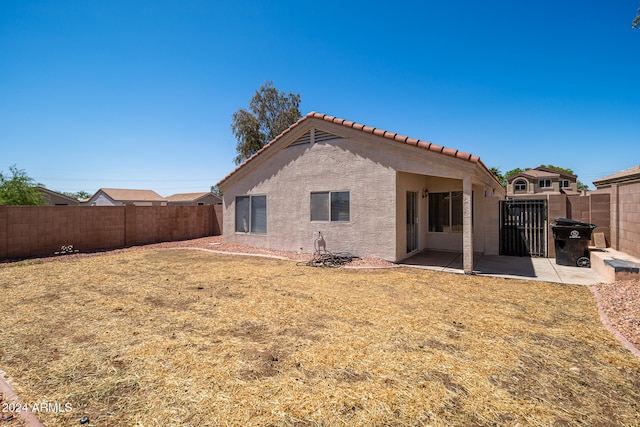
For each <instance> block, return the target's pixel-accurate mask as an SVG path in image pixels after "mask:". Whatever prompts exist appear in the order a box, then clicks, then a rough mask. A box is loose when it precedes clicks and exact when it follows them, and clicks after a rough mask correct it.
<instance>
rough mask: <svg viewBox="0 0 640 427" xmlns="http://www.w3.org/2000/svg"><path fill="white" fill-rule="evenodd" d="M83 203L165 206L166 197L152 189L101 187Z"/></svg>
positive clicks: (88, 204) (91, 204)
mask: <svg viewBox="0 0 640 427" xmlns="http://www.w3.org/2000/svg"><path fill="white" fill-rule="evenodd" d="M83 204H84V205H85V206H123V205H135V206H166V205H167V199H165V198H164V197H162V196H161V195H159V194H158V193H156V192H155V191H152V190H128V189H122V188H101V189H99V190H98V191H96V193H95V194H94V195H93V196H91V197H90V198H89V200H87V201H86V202H84V203H83Z"/></svg>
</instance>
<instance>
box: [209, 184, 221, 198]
mask: <svg viewBox="0 0 640 427" xmlns="http://www.w3.org/2000/svg"><path fill="white" fill-rule="evenodd" d="M211 192H212V193H213V194H215V195H216V196H218V197H222V190H220V187H218V185H217V184H216V185H212V186H211Z"/></svg>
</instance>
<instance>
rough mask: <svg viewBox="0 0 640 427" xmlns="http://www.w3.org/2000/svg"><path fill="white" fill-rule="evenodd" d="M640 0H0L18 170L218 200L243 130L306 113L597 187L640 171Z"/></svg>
mask: <svg viewBox="0 0 640 427" xmlns="http://www.w3.org/2000/svg"><path fill="white" fill-rule="evenodd" d="M638 7H640V0H617V1H610V0H601V1H598V0H586V1H584V0H583V1H573V0H566V1H565V0H563V1H557V0H555V1H547V0H541V1H537V2H505V1H494V0H488V1H483V2H478V1H466V0H460V1H452V2H444V1H437V2H436V1H429V0H424V1H420V2H418V1H416V2H395V3H389V2H377V1H366V2H365V1H343V2H332V1H325V2H299V1H296V2H291V1H278V2H258V1H242V0H237V1H233V2H230V1H224V2H222V1H190V0H182V1H165V0H153V1H146V0H138V1H121V0H109V1H66V0H58V1H31V0H5V1H2V2H0V170H2V171H4V172H7V171H8V169H9V166H10V165H12V164H16V165H17V166H18V168H20V169H24V170H26V172H27V173H28V174H29V175H30V176H31V177H33V178H34V179H36V180H37V181H38V182H40V183H43V184H44V185H45V186H46V187H48V188H50V189H52V190H57V191H68V192H76V191H80V190H82V191H87V192H89V193H93V192H95V191H96V190H97V189H98V188H100V187H115V188H139V189H152V190H155V191H157V192H158V193H160V194H161V195H163V196H168V195H170V194H173V193H179V192H191V191H207V190H208V189H209V188H210V186H211V185H213V184H215V183H216V182H218V181H219V180H220V179H221V178H223V177H224V176H225V175H227V174H228V173H229V172H230V171H231V170H233V168H234V167H235V165H234V164H233V158H234V156H235V146H236V141H235V138H234V136H233V134H232V132H231V128H230V124H231V116H232V114H233V113H234V111H236V110H238V109H239V108H246V107H247V106H248V103H249V100H250V99H251V97H252V96H253V94H254V93H255V91H256V90H257V89H258V88H259V87H260V86H261V85H262V84H263V83H265V82H266V81H273V82H274V85H275V87H277V88H278V89H279V90H281V91H285V92H294V93H299V94H300V95H301V97H302V103H301V112H302V113H303V114H306V113H308V112H310V111H317V112H321V113H326V114H330V115H333V116H338V117H341V118H345V119H348V120H352V121H356V122H360V123H365V124H367V125H371V126H374V127H377V128H382V129H386V130H389V131H393V132H397V133H400V134H403V135H406V136H410V137H414V138H419V139H422V140H426V141H431V142H433V143H436V144H439V145H444V146H446V147H452V148H456V149H459V150H462V151H467V152H471V153H473V154H475V155H478V156H480V158H481V159H482V161H483V162H484V163H485V164H486V165H487V166H488V167H492V166H495V167H498V168H499V169H500V170H502V171H503V172H505V171H508V170H510V169H514V168H517V167H535V166H538V165H540V164H554V165H557V166H562V167H566V168H570V169H573V171H574V172H575V173H576V174H577V175H578V179H580V180H581V181H582V182H584V183H586V184H589V185H591V181H593V180H595V179H597V178H601V177H603V176H606V175H608V174H611V173H614V172H617V171H619V170H622V169H626V168H628V167H631V166H634V165H637V164H640V30H635V31H634V30H632V29H631V22H632V21H633V18H634V17H635V14H636V10H637V8H638Z"/></svg>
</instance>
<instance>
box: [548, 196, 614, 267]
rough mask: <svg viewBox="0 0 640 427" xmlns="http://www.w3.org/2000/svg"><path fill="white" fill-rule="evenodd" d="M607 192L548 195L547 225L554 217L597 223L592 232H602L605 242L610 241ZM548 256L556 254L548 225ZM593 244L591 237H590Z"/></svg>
mask: <svg viewBox="0 0 640 427" xmlns="http://www.w3.org/2000/svg"><path fill="white" fill-rule="evenodd" d="M609 198H610V196H609V194H608V193H592V194H589V195H586V196H567V195H565V194H557V195H549V204H548V219H549V225H551V224H552V223H553V220H554V219H555V218H569V219H575V220H577V221H582V222H587V223H589V224H595V225H597V228H596V229H595V230H594V232H597V233H604V236H605V239H606V240H607V243H610V241H611V228H610V223H611V213H610V202H609ZM548 238H549V251H548V256H549V258H553V257H555V256H556V251H555V243H554V240H553V231H552V230H551V227H550V226H549V237H548ZM592 244H593V239H592Z"/></svg>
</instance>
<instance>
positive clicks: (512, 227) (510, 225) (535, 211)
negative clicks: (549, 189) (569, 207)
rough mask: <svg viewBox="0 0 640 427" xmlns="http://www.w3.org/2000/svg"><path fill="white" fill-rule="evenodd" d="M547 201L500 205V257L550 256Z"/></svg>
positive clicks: (513, 202) (503, 202)
mask: <svg viewBox="0 0 640 427" xmlns="http://www.w3.org/2000/svg"><path fill="white" fill-rule="evenodd" d="M547 236H548V233H547V201H546V200H503V201H501V202H500V255H516V256H532V257H546V256H547Z"/></svg>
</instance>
